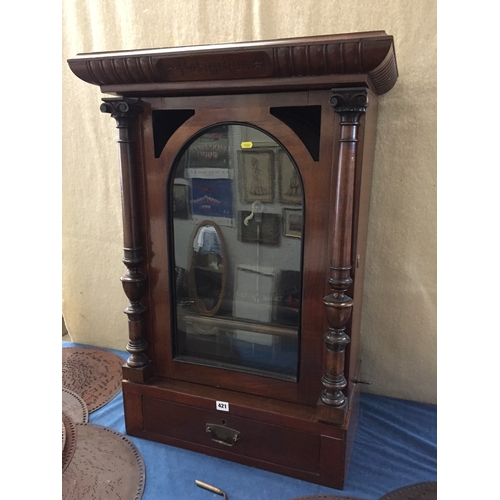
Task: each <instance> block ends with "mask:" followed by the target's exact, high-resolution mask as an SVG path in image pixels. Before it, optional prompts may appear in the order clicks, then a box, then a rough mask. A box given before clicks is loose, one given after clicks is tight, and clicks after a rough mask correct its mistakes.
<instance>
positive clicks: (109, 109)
mask: <svg viewBox="0 0 500 500" xmlns="http://www.w3.org/2000/svg"><path fill="white" fill-rule="evenodd" d="M100 110H101V113H110V114H111V116H112V117H113V118H115V119H116V120H120V119H124V118H125V119H129V118H135V117H136V116H138V115H140V114H141V111H142V108H141V105H140V102H139V99H137V98H130V97H110V98H104V99H103V103H102V104H101V107H100Z"/></svg>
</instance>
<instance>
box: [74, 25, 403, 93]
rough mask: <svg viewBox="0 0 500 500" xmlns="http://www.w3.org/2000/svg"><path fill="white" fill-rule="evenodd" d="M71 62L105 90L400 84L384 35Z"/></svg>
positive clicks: (84, 57)
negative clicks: (356, 82)
mask: <svg viewBox="0 0 500 500" xmlns="http://www.w3.org/2000/svg"><path fill="white" fill-rule="evenodd" d="M68 64H69V66H70V68H71V70H72V71H73V73H75V75H76V76H78V77H79V78H80V79H82V80H84V81H86V82H88V83H91V84H94V85H98V86H100V87H101V90H102V91H103V92H106V93H117V94H131V93H133V94H135V95H141V94H151V93H162V94H163V95H168V94H169V91H171V92H172V93H175V94H179V93H181V94H182V93H184V92H183V89H184V91H185V93H190V92H189V89H190V88H191V89H193V88H195V89H196V93H197V94H203V93H213V92H214V91H216V90H217V89H221V90H224V89H225V90H227V88H228V87H231V86H232V87H233V88H234V89H236V91H237V90H238V89H240V90H241V91H244V90H248V89H252V87H259V88H261V89H262V88H264V89H265V88H266V87H269V88H271V87H272V88H276V87H279V88H283V89H286V90H293V89H298V88H308V87H310V88H321V87H324V88H328V87H329V86H331V85H332V84H334V83H338V82H339V81H340V82H343V81H345V82H346V83H351V82H354V81H356V79H358V80H359V81H360V82H362V81H365V82H366V83H367V85H369V86H370V87H371V88H372V90H373V91H374V92H375V93H376V94H378V95H380V94H384V93H385V92H388V91H389V90H390V89H391V88H392V87H393V86H394V84H395V83H396V80H397V77H398V72H397V64H396V57H395V53H394V43H393V37H392V36H390V35H387V34H386V33H385V32H384V31H375V32H366V33H353V34H346V35H327V36H314V37H304V38H290V39H285V40H271V41H262V42H247V43H231V44H220V45H200V46H191V47H176V48H165V49H150V50H133V51H119V52H100V53H97V52H96V53H89V54H78V55H77V56H76V57H75V58H73V59H69V60H68Z"/></svg>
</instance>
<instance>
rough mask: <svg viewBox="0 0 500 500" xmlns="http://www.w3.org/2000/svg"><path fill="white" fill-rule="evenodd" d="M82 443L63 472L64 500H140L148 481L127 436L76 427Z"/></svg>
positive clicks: (86, 426) (104, 429)
mask: <svg viewBox="0 0 500 500" xmlns="http://www.w3.org/2000/svg"><path fill="white" fill-rule="evenodd" d="M75 427H76V428H77V432H78V444H77V447H76V451H75V453H74V456H73V459H72V460H71V463H70V464H69V466H68V467H67V469H66V471H65V472H64V473H63V477H62V498H63V500H75V499H85V500H93V499H95V500H101V499H104V498H105V499H106V500H140V499H141V498H142V495H143V492H144V486H145V482H146V469H145V466H144V461H143V459H142V456H141V454H140V453H139V451H138V450H137V448H136V447H135V445H134V444H133V443H132V442H131V441H130V440H129V439H128V438H127V437H126V436H124V435H123V434H120V433H119V432H117V431H115V430H113V429H109V428H108V427H103V426H100V425H95V424H75Z"/></svg>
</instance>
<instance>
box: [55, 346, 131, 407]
mask: <svg viewBox="0 0 500 500" xmlns="http://www.w3.org/2000/svg"><path fill="white" fill-rule="evenodd" d="M123 364H125V360H124V359H123V358H121V357H120V356H118V355H116V354H114V353H112V352H110V351H107V350H105V349H99V348H97V347H63V349H62V386H63V389H68V390H70V391H72V392H74V393H76V394H77V395H78V396H80V397H81V398H82V399H83V401H85V404H86V405H87V409H88V412H89V413H92V412H93V411H95V410H97V409H99V408H101V407H102V406H104V405H105V404H106V403H108V402H109V401H111V400H112V399H113V398H114V397H115V396H116V395H117V394H118V393H119V392H120V390H121V381H122V365H123Z"/></svg>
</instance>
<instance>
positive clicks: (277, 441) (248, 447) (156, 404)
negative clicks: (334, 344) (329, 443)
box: [143, 396, 321, 472]
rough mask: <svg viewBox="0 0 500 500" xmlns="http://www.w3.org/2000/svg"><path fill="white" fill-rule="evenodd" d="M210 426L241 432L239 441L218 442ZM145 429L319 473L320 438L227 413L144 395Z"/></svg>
mask: <svg viewBox="0 0 500 500" xmlns="http://www.w3.org/2000/svg"><path fill="white" fill-rule="evenodd" d="M207 424H213V426H222V427H227V428H230V429H234V430H236V431H238V432H239V435H238V437H237V440H236V441H235V442H234V444H232V445H230V446H229V445H227V444H221V443H218V442H215V441H214V440H213V439H212V437H213V435H211V433H210V432H207ZM213 426H212V427H213ZM143 430H144V431H146V432H152V433H156V434H161V435H164V436H168V437H172V438H175V439H179V440H182V441H187V442H190V443H195V444H198V445H202V446H207V447H209V448H212V449H219V450H221V451H224V452H230V453H235V454H238V455H242V456H246V457H250V458H254V459H257V460H264V461H267V462H271V463H278V464H280V465H283V466H285V467H290V468H293V469H299V470H303V471H309V472H318V471H319V460H320V447H321V443H320V436H318V435H315V434H310V433H307V432H301V431H298V430H295V429H289V428H286V427H280V426H276V425H272V424H268V423H264V422H259V421H255V420H250V419H247V418H243V417H236V416H231V415H230V414H225V413H224V412H218V411H210V410H206V409H201V408H196V407H193V406H187V405H183V404H178V403H172V402H170V401H164V400H160V399H156V398H152V397H148V396H143Z"/></svg>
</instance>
